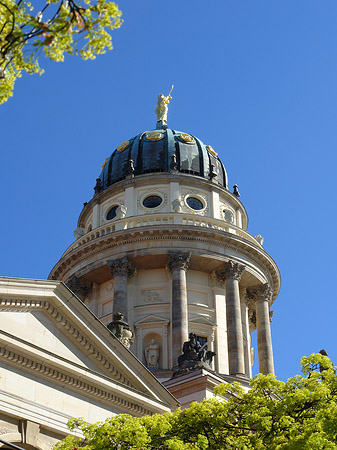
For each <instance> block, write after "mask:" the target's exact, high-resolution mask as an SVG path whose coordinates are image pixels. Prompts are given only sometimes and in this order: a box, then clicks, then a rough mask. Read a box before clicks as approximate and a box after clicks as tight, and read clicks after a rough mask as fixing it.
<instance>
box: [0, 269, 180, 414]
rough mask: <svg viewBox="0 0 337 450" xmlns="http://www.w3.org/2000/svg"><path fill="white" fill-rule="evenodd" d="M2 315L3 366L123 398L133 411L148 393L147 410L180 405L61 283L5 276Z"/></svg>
mask: <svg viewBox="0 0 337 450" xmlns="http://www.w3.org/2000/svg"><path fill="white" fill-rule="evenodd" d="M0 320H1V324H2V326H1V328H0V365H2V366H3V367H4V366H6V367H12V368H13V369H12V370H13V373H14V371H16V372H17V373H19V372H20V373H26V374H27V379H28V377H30V378H31V377H32V376H34V377H37V378H39V379H41V383H42V382H43V383H47V384H48V385H50V386H52V385H53V384H55V385H56V384H58V385H60V384H62V385H64V386H65V387H66V388H67V389H71V390H74V391H78V392H81V393H83V392H86V393H87V394H88V395H89V396H90V395H91V396H96V397H97V396H100V398H102V400H104V401H106V402H109V401H111V402H112V403H113V402H114V404H116V403H118V402H119V403H118V404H119V405H120V407H121V408H122V409H123V408H124V410H128V409H129V410H130V412H131V409H132V410H137V408H138V407H137V404H139V405H141V404H143V405H144V398H145V397H146V398H147V399H149V400H147V401H146V402H145V403H148V409H147V413H151V408H152V406H153V409H152V411H154V410H155V409H157V407H158V405H159V404H160V403H162V404H163V405H164V404H166V405H170V406H171V407H172V406H173V405H176V402H175V399H174V398H173V397H172V396H171V394H169V393H168V391H167V390H166V389H165V388H164V387H163V386H162V385H161V383H159V381H158V380H157V379H156V378H155V377H154V376H153V375H152V374H151V373H150V372H149V371H148V370H147V369H146V368H145V367H144V366H143V364H142V363H141V362H140V361H139V360H138V359H137V358H136V357H135V356H134V355H133V354H132V353H131V352H130V351H129V350H128V349H127V348H126V347H125V346H124V345H123V344H122V343H121V342H120V341H119V340H118V339H117V338H116V337H115V336H114V335H113V334H112V333H111V332H110V331H109V330H108V329H107V328H106V327H105V326H104V325H103V324H102V323H101V322H100V321H99V320H98V319H97V317H96V316H94V314H92V313H91V311H89V309H88V308H87V307H86V306H85V305H84V304H83V303H82V302H81V300H80V299H78V298H77V297H76V296H75V295H74V294H73V293H72V292H71V291H70V290H69V289H68V288H67V287H66V286H65V285H64V284H63V283H61V282H55V281H47V282H46V281H35V280H20V279H8V278H1V277H0ZM0 390H1V385H0ZM76 395H78V394H76ZM143 396H145V397H143ZM142 397H143V400H142ZM151 404H153V405H152V406H151ZM173 407H174V406H173ZM139 408H140V410H141V409H142V408H143V407H141V406H139ZM166 408H167V406H166Z"/></svg>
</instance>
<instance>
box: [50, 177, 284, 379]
mask: <svg viewBox="0 0 337 450" xmlns="http://www.w3.org/2000/svg"><path fill="white" fill-rule="evenodd" d="M148 196H156V197H159V198H160V199H161V200H160V201H161V203H160V205H159V206H157V207H155V208H146V207H145V206H144V204H143V202H144V199H146V198H147V197H148ZM190 197H193V199H196V201H197V200H199V201H200V202H201V204H202V206H203V207H202V209H200V210H196V209H193V208H192V207H190V206H189V204H191V203H188V202H187V199H188V198H190ZM177 202H179V208H177V207H176V205H177ZM120 204H123V205H124V206H125V210H126V214H125V217H123V218H119V217H118V216H116V217H115V218H113V219H112V220H107V213H108V211H109V210H110V209H111V208H112V207H114V206H116V205H120ZM227 211H231V212H232V214H231V220H228V217H229V214H228V212H227ZM247 222H248V217H247V213H246V210H245V208H244V206H243V204H242V203H241V202H240V200H239V199H238V197H237V196H235V195H234V194H232V193H231V192H229V190H228V189H226V188H224V187H223V186H220V185H219V184H217V183H214V182H213V181H212V180H209V181H207V180H205V179H203V178H201V177H197V176H193V175H189V174H183V173H176V172H172V173H170V174H161V173H155V174H151V175H148V174H143V175H139V176H137V177H133V178H129V179H124V180H121V181H119V182H117V183H114V184H112V185H111V186H109V187H108V188H107V189H105V190H103V191H102V192H100V193H98V194H96V195H94V197H93V199H92V200H91V201H90V202H89V203H88V204H87V205H86V206H85V208H84V209H83V211H82V213H81V214H80V217H79V221H78V228H80V229H83V230H89V231H87V232H85V233H84V234H83V235H82V236H81V237H79V238H78V239H77V240H76V241H75V242H74V243H73V244H72V245H71V246H70V247H69V248H68V249H67V250H66V252H65V253H64V255H63V256H62V258H61V259H60V261H59V262H58V263H57V264H56V266H55V267H54V268H53V270H52V271H51V273H50V279H60V280H64V281H67V280H69V279H72V277H74V276H76V277H78V278H79V279H81V280H85V281H86V282H87V283H96V284H98V285H99V289H98V292H99V294H97V293H95V294H93V293H91V292H90V293H88V295H87V296H86V297H85V298H84V301H85V302H86V304H87V305H88V306H89V308H91V309H92V310H93V311H94V312H95V314H97V316H98V317H99V318H100V319H101V320H102V322H103V323H105V324H108V323H109V322H111V320H112V314H113V313H115V312H116V311H117V310H120V311H121V312H123V314H124V317H127V321H128V323H129V325H130V326H131V328H133V330H134V332H135V339H134V344H133V345H132V346H131V351H133V352H134V353H135V354H136V355H137V357H138V358H139V359H140V360H141V361H142V362H143V363H144V364H147V361H146V356H145V353H144V352H145V349H146V347H147V346H148V345H149V343H150V342H151V340H152V339H154V340H155V342H156V343H157V344H158V346H159V348H160V356H159V367H158V370H156V372H155V374H156V376H157V377H158V378H159V379H160V380H162V381H163V380H167V379H169V378H170V377H171V375H172V373H173V371H174V370H175V368H176V367H177V357H178V356H179V354H180V353H181V347H182V343H183V342H184V341H185V340H187V336H188V333H189V332H194V333H196V335H197V336H198V337H199V338H200V339H201V340H202V341H203V342H206V341H207V345H208V348H209V350H212V351H214V352H215V353H216V354H217V356H216V358H215V359H214V361H213V363H212V369H213V370H214V371H215V372H216V373H218V374H221V375H231V376H238V377H239V378H240V377H241V378H242V377H248V378H249V377H250V376H251V374H252V369H251V364H252V354H253V350H252V349H251V337H250V334H251V333H252V332H253V331H254V330H255V328H256V325H253V324H252V323H251V322H250V321H249V317H252V316H253V315H254V317H257V316H259V317H261V314H262V313H260V314H259V312H257V310H260V306H258V302H256V301H254V300H252V298H251V296H248V294H247V292H249V290H250V289H252V288H254V287H256V286H260V285H261V286H262V285H266V284H268V286H270V290H271V292H272V294H271V295H270V297H269V298H268V301H267V302H266V303H264V308H265V309H264V312H263V314H265V310H268V311H269V307H270V305H271V304H272V302H273V301H274V300H275V298H276V296H277V294H278V291H279V289H280V275H279V271H278V268H277V265H276V264H275V262H274V261H273V259H272V258H271V257H270V256H269V255H268V253H267V252H266V251H265V250H264V248H263V247H262V245H261V243H260V242H261V240H260V241H259V240H257V239H256V238H255V237H253V236H252V235H250V234H249V233H248V232H247ZM118 261H124V265H127V267H129V269H126V270H125V271H124V272H123V274H121V272H120V271H117V270H114V269H113V268H112V265H114V264H115V265H116V264H117V265H118V264H120V263H118ZM131 267H132V269H131ZM242 268H244V270H243V269H242ZM94 296H95V299H93V297H94ZM121 299H122V300H121ZM262 322H263V321H261V320H258V321H257V322H255V324H257V326H258V328H259V329H258V336H260V338H259V340H260V341H261V340H262V341H266V342H265V343H264V344H263V345H265V347H266V348H268V349H269V350H268V351H267V350H262V348H264V347H263V345H262V344H260V345H259V350H260V353H261V352H263V353H266V351H267V353H268V352H269V353H271V354H272V350H271V340H270V339H269V337H268V333H267V332H266V331H265V330H264V331H261V330H260V327H262V326H263V324H262ZM262 341H261V342H262ZM266 358H267V359H268V358H269V359H268V363H266V364H265V363H263V362H262V359H260V358H259V361H260V366H261V367H260V370H261V371H262V372H265V371H267V372H273V367H272V362H271V359H270V357H266ZM266 358H265V357H264V358H263V360H266Z"/></svg>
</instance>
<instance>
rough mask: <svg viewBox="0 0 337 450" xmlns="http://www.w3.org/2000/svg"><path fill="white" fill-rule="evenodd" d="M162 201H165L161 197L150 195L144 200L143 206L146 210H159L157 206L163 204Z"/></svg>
mask: <svg viewBox="0 0 337 450" xmlns="http://www.w3.org/2000/svg"><path fill="white" fill-rule="evenodd" d="M162 201H163V200H162V198H161V197H159V195H149V196H148V197H146V198H144V200H143V206H145V208H157V206H159V205H161V204H162Z"/></svg>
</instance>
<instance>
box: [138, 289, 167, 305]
mask: <svg viewBox="0 0 337 450" xmlns="http://www.w3.org/2000/svg"><path fill="white" fill-rule="evenodd" d="M142 301H143V302H144V303H159V302H161V301H162V298H161V295H160V293H159V292H158V291H155V290H152V291H142Z"/></svg>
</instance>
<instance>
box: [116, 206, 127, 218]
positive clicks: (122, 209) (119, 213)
mask: <svg viewBox="0 0 337 450" xmlns="http://www.w3.org/2000/svg"><path fill="white" fill-rule="evenodd" d="M127 210H128V208H127V207H126V206H125V205H119V206H118V208H117V209H116V218H117V219H124V217H125V216H126V212H127Z"/></svg>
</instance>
